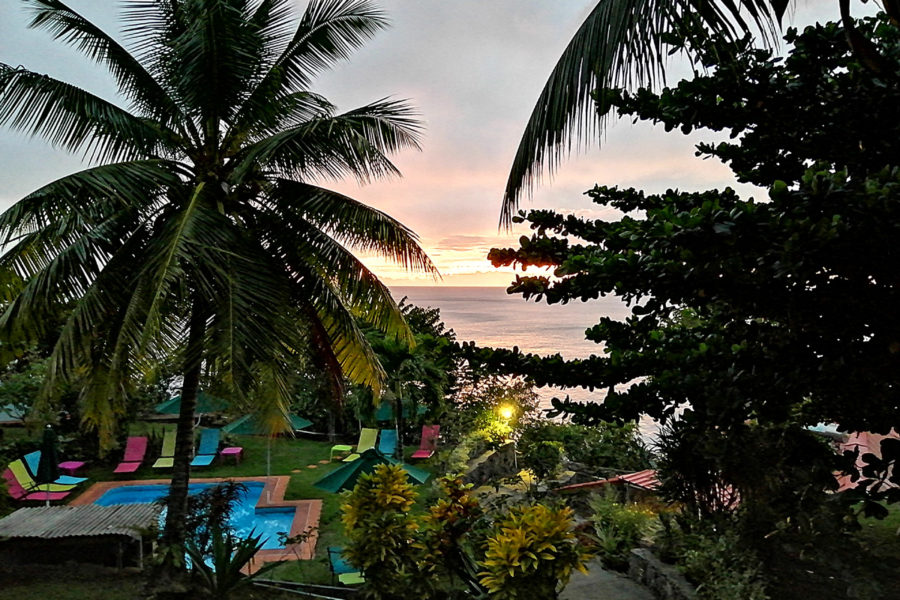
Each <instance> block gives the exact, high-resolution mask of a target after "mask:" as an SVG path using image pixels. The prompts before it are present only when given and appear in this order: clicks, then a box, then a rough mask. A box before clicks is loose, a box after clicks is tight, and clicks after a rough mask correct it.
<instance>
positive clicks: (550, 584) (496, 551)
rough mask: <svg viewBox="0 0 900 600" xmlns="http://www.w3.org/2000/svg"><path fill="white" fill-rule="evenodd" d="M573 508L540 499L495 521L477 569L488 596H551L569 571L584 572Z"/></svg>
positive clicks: (514, 599) (506, 598) (501, 598)
mask: <svg viewBox="0 0 900 600" xmlns="http://www.w3.org/2000/svg"><path fill="white" fill-rule="evenodd" d="M572 515H573V512H572V509H570V508H568V507H565V508H559V509H554V508H549V507H547V506H544V505H543V504H535V505H533V506H523V507H515V508H512V509H510V511H509V513H508V514H506V515H505V516H504V517H502V518H501V519H499V520H498V521H497V522H496V523H495V525H494V531H493V534H492V535H491V536H490V537H489V538H488V540H487V551H486V553H485V556H484V559H483V560H482V561H481V566H482V568H483V569H484V570H483V571H482V572H481V573H479V577H480V582H481V584H482V585H483V586H484V587H485V588H486V589H487V590H488V592H489V593H490V594H491V597H492V598H496V599H497V600H518V599H525V598H547V599H552V598H556V597H557V595H558V593H559V591H560V590H562V588H564V587H565V585H566V584H567V583H568V581H569V578H570V577H571V575H572V571H573V570H575V569H578V570H580V571H582V572H585V567H584V563H585V561H587V560H588V559H589V558H590V555H589V553H588V552H587V551H586V550H584V549H583V547H582V546H581V545H580V543H579V540H578V538H577V537H576V535H575V532H574V529H573V522H572Z"/></svg>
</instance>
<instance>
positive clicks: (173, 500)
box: [162, 302, 206, 565]
mask: <svg viewBox="0 0 900 600" xmlns="http://www.w3.org/2000/svg"><path fill="white" fill-rule="evenodd" d="M205 333H206V312H205V311H203V310H202V308H201V307H200V306H199V303H198V302H195V303H194V306H193V312H192V315H191V322H190V329H189V332H188V343H187V351H186V353H185V362H184V384H183V386H182V388H181V410H180V412H179V413H178V429H177V432H176V435H175V461H174V464H173V468H172V483H171V484H170V487H169V503H168V512H167V514H166V526H165V530H164V532H163V537H162V545H163V546H164V547H165V548H166V549H167V552H166V553H165V555H166V556H167V557H169V559H170V560H173V561H175V560H178V559H181V557H183V556H184V541H185V537H186V531H185V513H186V512H187V497H188V482H189V480H190V477H191V453H192V451H193V449H194V409H195V407H196V405H197V394H198V392H199V388H200V373H201V368H202V366H203V360H202V356H203V352H202V350H203V336H204V335H205ZM173 565H174V563H173Z"/></svg>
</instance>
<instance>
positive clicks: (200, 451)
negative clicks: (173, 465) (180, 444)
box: [191, 429, 221, 467]
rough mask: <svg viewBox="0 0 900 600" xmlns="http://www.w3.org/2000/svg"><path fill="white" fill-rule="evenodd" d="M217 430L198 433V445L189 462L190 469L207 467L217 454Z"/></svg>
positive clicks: (218, 432)
mask: <svg viewBox="0 0 900 600" xmlns="http://www.w3.org/2000/svg"><path fill="white" fill-rule="evenodd" d="M220 433H221V431H220V430H219V429H204V430H203V431H202V432H201V433H200V445H199V446H198V447H197V454H196V455H195V456H194V460H192V461H191V466H192V467H208V466H209V465H211V464H212V461H214V460H215V458H216V455H217V454H218V453H219V434H220Z"/></svg>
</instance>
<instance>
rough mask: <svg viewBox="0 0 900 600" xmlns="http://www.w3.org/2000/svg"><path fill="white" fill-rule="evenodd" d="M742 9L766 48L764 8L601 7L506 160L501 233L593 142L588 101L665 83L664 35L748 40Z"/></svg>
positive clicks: (636, 3) (643, 1) (632, 0)
mask: <svg viewBox="0 0 900 600" xmlns="http://www.w3.org/2000/svg"><path fill="white" fill-rule="evenodd" d="M741 9H744V10H746V11H747V12H748V14H749V15H750V16H751V18H752V19H753V22H754V24H755V27H756V29H757V30H758V31H760V32H761V33H762V35H763V39H764V40H765V41H771V40H772V35H771V33H772V32H774V28H775V22H774V18H776V17H777V18H778V19H779V20H780V18H781V15H782V14H783V12H784V7H783V6H776V8H775V11H774V13H773V11H772V9H771V8H770V5H769V0H724V1H722V2H712V1H710V0H675V1H674V2H662V1H660V0H600V1H599V2H598V3H597V6H596V7H594V9H593V10H592V11H591V13H590V14H589V15H588V17H587V18H586V19H585V21H584V23H582V24H581V26H580V27H579V28H578V31H577V32H576V33H575V35H574V36H573V38H572V40H571V41H570V42H569V44H568V46H567V47H566V49H565V51H564V52H563V54H562V56H561V57H560V59H559V61H558V62H557V63H556V66H555V67H554V68H553V71H552V72H551V73H550V77H549V78H548V79H547V83H546V84H545V85H544V88H543V90H542V91H541V94H540V96H539V97H538V100H537V102H536V103H535V106H534V109H533V110H532V113H531V116H530V117H529V119H528V124H527V125H526V127H525V132H524V133H523V134H522V139H521V141H520V142H519V147H518V149H517V151H516V155H515V158H514V159H513V164H512V168H511V169H510V174H509V178H508V180H507V183H506V190H505V193H504V196H503V204H502V207H501V212H500V222H501V225H504V226H508V225H509V224H510V223H511V219H512V215H513V214H514V213H515V211H516V209H517V207H518V203H519V199H520V196H521V194H522V191H523V190H527V191H529V192H530V191H531V189H532V188H533V186H534V185H535V184H536V183H538V182H539V181H540V179H541V176H542V169H543V168H544V167H546V169H547V172H548V173H549V174H550V175H552V174H553V173H554V172H555V170H556V168H557V167H558V165H559V163H560V161H561V159H562V158H564V157H565V156H567V155H568V154H569V152H571V150H572V147H573V146H574V145H578V144H581V143H582V142H583V141H584V140H586V139H590V140H592V139H593V138H594V136H595V135H598V134H599V133H600V126H601V125H602V121H601V120H600V119H599V118H598V116H597V114H596V110H595V108H594V102H593V98H592V93H593V92H595V91H596V92H597V93H599V94H602V93H603V92H604V91H605V90H608V89H612V88H615V87H619V86H625V87H627V86H630V85H631V84H632V83H638V84H642V85H643V84H646V85H653V84H654V83H655V82H656V81H657V80H658V79H659V78H661V77H663V76H664V67H665V63H666V58H667V56H668V52H667V49H666V42H665V34H666V33H669V32H672V31H674V30H676V29H677V28H678V27H680V26H681V25H682V24H684V23H686V22H692V20H693V19H699V20H700V23H701V24H702V26H704V27H706V28H707V29H708V30H710V31H716V32H718V33H721V34H722V35H724V36H725V38H724V39H726V40H727V39H731V40H734V39H736V38H737V36H738V35H739V34H741V35H742V34H744V33H749V31H750V27H749V26H748V24H747V23H746V21H745V20H744V19H743V18H742V15H741Z"/></svg>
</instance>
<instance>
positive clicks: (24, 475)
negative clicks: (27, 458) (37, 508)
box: [9, 458, 75, 493]
mask: <svg viewBox="0 0 900 600" xmlns="http://www.w3.org/2000/svg"><path fill="white" fill-rule="evenodd" d="M9 470H10V471H12V474H13V475H14V476H15V478H16V480H17V481H18V482H19V485H21V486H22V488H23V489H24V490H25V491H26V492H29V493H31V492H69V491H71V490H73V489H75V484H70V483H40V484H39V483H38V482H37V481H35V480H34V478H32V476H31V473H29V472H28V467H26V466H25V463H24V462H22V459H21V458H19V459H16V460H14V461H12V462H11V463H9Z"/></svg>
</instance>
